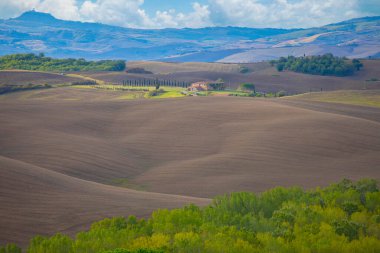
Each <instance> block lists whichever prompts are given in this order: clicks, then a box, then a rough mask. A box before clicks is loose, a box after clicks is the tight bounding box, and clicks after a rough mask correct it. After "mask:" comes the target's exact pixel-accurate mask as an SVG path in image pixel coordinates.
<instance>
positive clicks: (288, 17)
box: [209, 0, 360, 28]
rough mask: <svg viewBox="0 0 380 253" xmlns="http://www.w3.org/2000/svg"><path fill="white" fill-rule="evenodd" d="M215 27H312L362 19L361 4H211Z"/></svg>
mask: <svg viewBox="0 0 380 253" xmlns="http://www.w3.org/2000/svg"><path fill="white" fill-rule="evenodd" d="M209 3H210V10H211V13H212V14H211V15H212V16H211V19H212V21H213V23H214V24H215V25H230V24H233V25H236V26H248V27H292V28H294V27H310V26H320V25H324V24H327V23H332V22H336V21H341V20H344V19H349V18H354V17H358V16H359V15H360V13H357V12H356V8H357V4H358V2H357V0H324V1H320V0H293V1H289V0H271V1H265V3H264V2H263V1H258V0H209Z"/></svg>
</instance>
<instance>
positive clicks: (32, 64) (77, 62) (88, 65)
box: [0, 53, 126, 71]
mask: <svg viewBox="0 0 380 253" xmlns="http://www.w3.org/2000/svg"><path fill="white" fill-rule="evenodd" d="M125 67H126V65H125V61H122V60H102V61H86V60H85V59H83V58H80V59H73V58H68V59H54V58H51V57H46V56H45V55H44V54H42V53H41V54H39V55H36V54H12V55H5V56H2V57H0V69H22V70H35V71H123V70H125Z"/></svg>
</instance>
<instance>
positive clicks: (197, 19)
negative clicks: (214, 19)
mask: <svg viewBox="0 0 380 253" xmlns="http://www.w3.org/2000/svg"><path fill="white" fill-rule="evenodd" d="M192 7H193V11H192V12H190V13H187V14H184V13H181V12H180V13H176V11H175V10H173V9H172V10H169V11H157V12H156V16H155V17H154V18H153V21H154V23H155V24H157V25H158V26H159V27H192V28H196V27H205V26H211V25H212V23H211V22H210V11H209V9H208V6H207V5H201V4H199V3H193V4H192Z"/></svg>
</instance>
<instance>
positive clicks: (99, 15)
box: [79, 0, 153, 27]
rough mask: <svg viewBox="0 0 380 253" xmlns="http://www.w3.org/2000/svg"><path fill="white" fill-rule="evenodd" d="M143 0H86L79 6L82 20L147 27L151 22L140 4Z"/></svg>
mask: <svg viewBox="0 0 380 253" xmlns="http://www.w3.org/2000/svg"><path fill="white" fill-rule="evenodd" d="M143 3H144V1H143V0H97V1H95V2H92V1H90V0H86V1H85V2H84V3H83V4H82V5H81V6H80V10H79V12H80V15H81V17H82V20H86V21H95V22H101V23H105V24H112V25H118V26H128V27H149V26H152V25H153V23H152V22H151V21H150V19H149V17H148V15H147V14H146V13H145V11H144V10H143V9H141V8H140V7H141V5H142V4H143Z"/></svg>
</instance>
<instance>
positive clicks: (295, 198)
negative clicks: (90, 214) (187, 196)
mask: <svg viewBox="0 0 380 253" xmlns="http://www.w3.org/2000/svg"><path fill="white" fill-rule="evenodd" d="M13 248H14V249H15V250H14V251H12V250H7V248H6V247H5V248H2V249H0V252H2V253H11V252H12V253H13V252H17V253H18V252H19V251H17V250H18V249H17V248H15V246H12V247H9V249H13ZM27 252H28V253H51V252H54V253H74V252H75V253H82V252H83V253H84V252H85V253H137V252H140V253H160V252H210V253H216V252H225V253H234V252H236V253H241V252H242V253H244V252H247V253H252V252H253V253H255V252H257V253H259V252H264V253H265V252H267V253H269V252H279V253H281V252H284V253H288V252H307V253H318V252H321V253H322V252H323V253H325V252H331V253H337V252H355V253H375V252H380V192H379V188H378V185H377V182H376V181H375V180H371V179H364V180H360V181H358V182H356V183H354V182H352V181H350V180H343V181H341V182H339V183H336V184H332V185H330V186H328V187H326V188H316V189H315V190H307V191H305V190H303V189H302V188H299V187H291V188H283V187H276V188H274V189H271V190H268V191H266V192H263V193H261V194H255V193H250V192H237V193H231V194H227V195H224V196H220V197H216V198H215V199H214V200H213V201H212V203H211V204H210V205H209V206H207V207H204V208H200V207H197V206H195V205H189V206H185V207H183V208H181V209H174V210H166V209H162V210H157V211H155V212H154V213H153V214H152V216H151V217H150V218H149V219H147V220H145V219H137V218H136V217H134V216H129V217H128V218H124V217H117V218H112V219H104V220H102V221H99V222H96V223H94V224H93V225H92V226H91V229H90V230H89V231H86V232H81V233H78V234H77V235H76V237H75V238H70V237H68V236H66V235H62V234H56V235H54V236H52V237H42V236H36V237H34V238H33V239H32V240H31V241H30V244H29V247H28V249H27Z"/></svg>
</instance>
